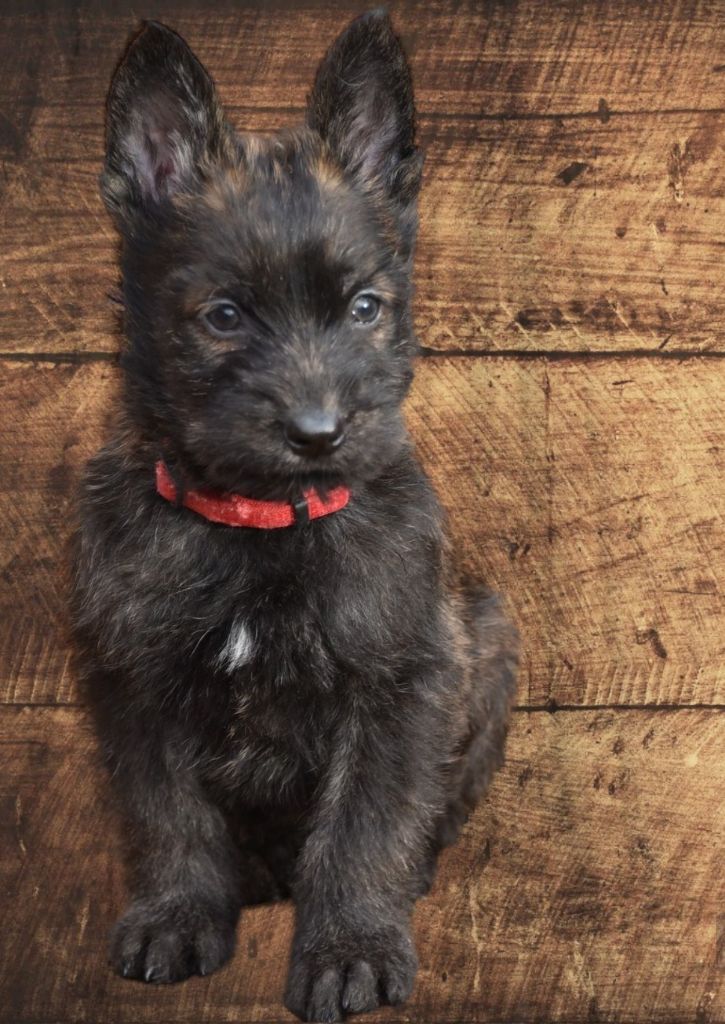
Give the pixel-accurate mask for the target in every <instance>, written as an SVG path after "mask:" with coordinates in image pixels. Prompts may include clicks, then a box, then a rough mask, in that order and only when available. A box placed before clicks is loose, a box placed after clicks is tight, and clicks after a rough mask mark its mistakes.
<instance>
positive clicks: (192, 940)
mask: <svg viewBox="0 0 725 1024" xmlns="http://www.w3.org/2000/svg"><path fill="white" fill-rule="evenodd" d="M233 950H234V927H233V925H232V924H231V922H230V921H229V920H228V919H227V918H225V917H224V916H222V915H220V914H218V913H215V912H214V911H211V910H209V909H207V908H203V907H195V906H193V905H191V904H190V905H188V906H186V905H175V904H174V903H166V902H162V901H158V902H155V901H150V900H136V901H134V902H133V903H132V904H131V906H130V907H129V908H128V910H127V911H126V913H125V914H124V915H123V917H122V918H121V919H120V921H119V922H118V923H117V925H116V927H115V928H114V930H113V934H112V936H111V964H112V965H113V967H114V969H115V970H116V972H117V973H118V974H120V975H122V976H123V977H124V978H136V979H138V980H140V981H151V982H160V983H163V982H172V981H183V979H184V978H188V977H189V976H190V975H191V974H211V972H212V971H215V970H216V969H217V968H218V967H221V965H222V964H223V963H225V962H226V961H227V960H228V959H229V957H230V956H231V955H232V952H233Z"/></svg>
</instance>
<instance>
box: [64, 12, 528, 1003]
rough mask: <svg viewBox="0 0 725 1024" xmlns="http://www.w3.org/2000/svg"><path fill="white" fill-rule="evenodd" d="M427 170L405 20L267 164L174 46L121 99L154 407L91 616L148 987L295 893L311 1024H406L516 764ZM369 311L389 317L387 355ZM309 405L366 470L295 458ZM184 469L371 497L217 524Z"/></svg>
mask: <svg viewBox="0 0 725 1024" xmlns="http://www.w3.org/2000/svg"><path fill="white" fill-rule="evenodd" d="M421 163H422V161H421V157H420V154H419V153H418V151H417V150H416V148H415V145H414V120H413V100H412V89H411V82H410V75H409V72H408V68H407V64H406V61H405V57H404V55H403V52H402V49H401V47H400V44H399V42H398V40H397V38H396V37H395V35H394V34H393V31H392V29H391V26H390V23H389V21H388V19H387V17H386V16H385V15H384V14H381V13H378V12H376V13H373V14H370V15H366V16H364V17H362V18H359V19H357V20H356V21H354V22H353V23H352V24H351V25H350V26H349V27H348V28H347V30H346V31H345V32H344V33H343V35H342V36H341V37H340V38H339V39H338V40H337V41H336V43H335V44H334V45H333V47H332V48H331V50H330V51H329V53H328V54H327V56H326V57H325V59H324V61H323V63H322V65H321V67H320V70H319V72H318V75H317V78H316V81H315V84H314V87H313V91H312V95H311V98H310V102H309V108H308V116H307V123H306V124H305V125H304V126H303V127H301V128H299V129H297V130H294V131H284V132H280V133H279V134H276V135H272V136H259V135H251V134H248V135H244V134H242V135H236V134H235V133H234V132H233V131H232V129H231V128H230V127H229V126H228V124H227V123H226V121H225V120H224V117H223V114H222V111H221V107H220V106H219V103H218V101H217V99H216V95H215V92H214V87H213V84H212V82H211V79H210V78H209V76H208V75H207V73H206V72H205V71H204V69H203V68H202V67H201V65H200V64H199V63H198V61H197V60H196V59H195V58H194V56H193V55H192V54H191V52H190V50H189V49H188V47H187V46H186V44H185V43H184V42H183V40H181V39H180V37H179V36H177V35H176V34H175V33H173V32H172V31H171V30H169V29H167V28H164V27H163V26H160V25H157V24H154V23H149V24H147V25H146V26H145V27H144V29H143V30H142V32H141V33H140V34H139V35H138V36H137V37H136V38H135V39H134V40H133V41H132V43H131V45H130V47H129V49H128V51H127V53H126V55H125V57H124V59H123V61H122V62H121V64H120V66H119V69H118V71H117V72H116V75H115V78H114V80H113V84H112V86H111V91H110V95H109V104H108V145H107V157H106V166H105V170H104V173H103V176H102V190H103V195H104V198H105V200H106V203H107V205H108V208H109V210H110V211H111V213H112V214H113V216H114V218H115V221H116V224H117V226H118V228H119V231H120V235H121V239H122V275H123V294H124V302H125V329H126V336H127V343H126V346H125V349H124V353H123V360H122V365H123V369H124V381H125V389H124V400H123V403H122V409H121V411H120V413H119V420H118V427H117V430H116V432H115V436H114V439H113V440H112V441H111V442H110V444H108V446H107V447H106V448H104V449H103V450H102V451H101V452H100V453H99V454H98V455H97V456H96V457H95V458H94V459H93V460H92V461H91V463H90V465H89V467H88V471H87V475H86V478H85V483H84V487H83V493H82V498H81V528H80V530H79V532H78V536H77V538H76V542H75V573H74V576H75V585H74V594H73V609H74V618H75V624H76V632H77V636H78V649H79V663H80V668H81V675H82V678H83V680H84V683H85V687H86V691H87V694H88V701H89V703H90V706H91V707H92V709H93V712H94V715H95V720H96V723H97V729H98V732H99V735H100V737H101V740H102V744H103V748H104V750H105V753H106V756H107V760H108V764H109V766H110V769H111V772H112V776H113V781H114V784H115V787H116V790H117V792H118V794H119V797H120V799H121V802H122V805H123V807H124V811H125V814H126V817H127V820H128V823H129V828H130V836H131V840H132V845H133V847H134V849H135V857H134V860H133V863H134V867H135V872H134V878H133V900H132V902H131V905H130V907H129V909H128V910H127V911H126V914H125V915H124V916H123V917H122V918H121V920H120V922H119V924H118V925H117V927H116V930H115V932H114V936H113V940H112V962H113V965H114V967H115V968H116V970H117V971H119V972H120V973H121V974H123V975H124V976H126V977H131V978H139V979H144V980H146V981H155V982H169V981H178V980H180V979H182V978H185V977H187V976H188V975H189V974H192V973H200V974H206V973H208V972H210V971H213V970H215V969H216V968H217V967H219V966H220V965H221V964H222V963H224V961H225V960H226V959H227V958H228V957H229V956H230V954H231V952H232V948H233V943H234V933H235V927H236V922H237V918H238V914H239V910H240V906H241V905H242V903H245V902H251V901H252V900H254V899H255V898H259V897H261V898H270V897H275V896H281V895H286V894H287V893H291V894H292V896H293V898H294V900H295V903H296V909H297V921H296V932H295V938H294V943H293V949H292V957H291V966H290V973H289V979H288V985H287V995H286V1002H287V1005H288V1006H289V1008H290V1009H291V1010H293V1011H294V1012H295V1013H296V1014H298V1015H299V1016H300V1017H302V1018H303V1019H305V1020H320V1021H332V1020H340V1019H342V1017H343V1016H344V1015H345V1014H346V1013H348V1012H358V1011H363V1010H369V1009H372V1008H374V1007H376V1006H378V1005H379V1004H380V1003H382V1002H389V1003H399V1002H401V1001H402V1000H404V999H405V998H406V997H407V996H408V995H409V993H410V991H411V987H412V984H413V978H414V974H415V970H416V956H415V952H414V948H413V944H412V941H411V937H410V915H411V910H412V907H413V904H414V902H415V900H416V898H417V897H418V896H419V895H420V894H421V893H422V892H424V891H425V890H426V888H427V886H428V884H429V882H430V879H431V877H432V871H433V869H434V864H435V857H436V855H437V853H438V851H439V849H440V848H441V846H442V845H444V844H445V843H450V842H452V841H453V840H454V839H455V837H456V835H457V834H458V831H459V829H460V827H461V825H462V823H463V822H464V820H465V818H466V815H467V813H468V812H469V811H470V809H471V808H472V807H473V805H474V804H475V802H476V800H477V799H478V797H479V796H480V795H481V793H482V792H483V790H484V789H485V788H486V786H487V784H488V782H489V779H490V777H491V774H492V772H493V771H494V770H495V768H496V767H497V766H498V765H499V764H500V762H501V759H502V754H503V746H504V739H505V733H506V723H507V719H508V713H509V707H510V703H511V700H512V695H513V689H514V676H515V663H516V638H515V634H514V631H513V629H512V627H511V626H510V625H509V624H508V623H507V622H506V620H505V618H504V617H503V615H502V613H501V611H500V608H499V605H498V603H497V601H496V599H495V598H494V597H491V596H487V595H486V594H485V593H484V592H483V591H481V590H478V589H476V588H469V589H464V588H463V587H462V586H461V585H460V584H459V583H457V582H456V580H455V578H454V573H453V571H452V570H451V568H450V560H449V558H448V556H447V554H446V547H445V543H444V534H443V529H442V515H441V510H440V508H439V505H438V502H437V500H436V497H435V495H434V493H433V491H432V489H431V486H430V484H429V482H428V480H427V479H426V477H425V475H424V473H423V471H422V469H421V467H420V466H419V464H418V462H417V461H416V459H415V456H414V455H413V452H412V450H411V445H410V442H409V439H408V437H407V434H406V431H405V427H404V424H403V419H402V415H401V403H402V400H403V398H404V396H405V393H406V391H407V389H408V387H409V384H410V381H411V377H412V370H411V357H412V356H413V355H414V353H415V351H416V341H415V338H414V335H413V330H412V326H411V315H410V299H411V265H412V255H413V246H414V239H415V230H416V208H415V201H416V195H417V191H418V186H419V182H420V174H421ZM361 290H373V291H375V292H376V293H377V294H378V295H379V296H380V297H381V298H382V300H383V312H382V315H381V317H380V320H379V321H378V323H377V324H376V325H375V326H373V327H369V328H364V329H363V328H361V327H360V325H359V324H357V323H354V322H353V321H352V320H351V318H350V316H349V313H348V310H349V305H350V301H351V298H352V296H354V295H355V294H356V293H358V292H360V291H361ZM219 295H223V296H225V297H229V298H232V299H234V301H235V302H236V303H237V304H238V305H239V306H240V308H241V309H242V310H243V312H244V324H243V330H242V331H241V334H240V335H239V336H238V337H234V338H232V339H231V340H229V339H221V338H218V337H212V336H211V335H210V333H209V332H208V330H206V329H205V327H204V325H203V322H202V320H201V319H200V316H199V310H200V309H201V308H202V307H203V305H204V303H207V302H208V301H209V300H210V299H211V298H213V297H215V296H219ZM302 404H304V405H308V406H309V405H310V404H313V405H315V406H321V407H323V408H332V407H334V408H335V409H336V410H338V411H339V412H340V414H341V415H342V416H343V417H344V420H345V423H346V439H345V442H344V444H343V445H342V447H341V448H340V449H338V450H337V451H335V452H334V453H333V454H331V455H325V456H323V457H322V458H318V459H316V460H312V459H310V458H307V457H301V456H299V455H296V454H294V453H293V452H291V451H290V450H289V449H288V447H287V446H286V445H285V443H284V438H283V434H282V427H281V424H283V423H284V421H285V417H286V416H288V415H289V414H290V413H291V412H293V411H294V410H295V409H296V408H298V407H299V406H300V405H302ZM160 453H163V454H164V456H165V457H166V459H167V462H168V464H169V466H170V468H171V470H172V472H173V473H174V475H175V478H176V480H177V482H178V485H179V487H181V488H184V487H186V488H193V487H204V486H206V487H212V488H217V489H221V490H225V491H237V492H241V493H244V494H247V495H249V496H252V497H261V498H271V499H279V500H283V499H284V500H289V499H295V498H298V497H299V495H300V492H301V490H302V489H303V488H305V487H308V486H315V487H317V488H318V489H319V490H320V491H321V492H323V493H324V492H325V491H326V490H327V489H328V488H331V487H333V486H335V485H337V484H340V483H345V484H347V485H348V486H349V487H350V488H351V491H352V499H351V501H350V503H349V505H348V506H347V507H346V508H344V509H343V510H342V511H339V512H337V513H336V514H334V515H330V516H328V517H326V518H323V519H319V520H315V521H313V522H311V523H308V524H306V525H297V526H294V527H291V528H287V529H279V530H267V531H265V530H257V529H245V528H241V529H240V528H232V527H227V526H223V525H216V524H213V523H210V522H208V521H207V520H205V519H203V518H200V517H199V516H197V515H196V514H194V513H193V512H190V511H188V510H187V509H184V508H182V507H176V506H174V505H172V504H169V503H168V502H166V501H164V500H163V499H162V498H160V497H159V496H158V495H157V493H156V490H155V486H154V472H153V467H154V462H155V460H156V459H157V458H158V456H159V454H160ZM250 864H253V865H254V870H252V867H250ZM255 879H256V880H257V881H259V882H260V888H259V890H258V891H256V892H255V889H254V884H256V883H255ZM253 883H254V884H253Z"/></svg>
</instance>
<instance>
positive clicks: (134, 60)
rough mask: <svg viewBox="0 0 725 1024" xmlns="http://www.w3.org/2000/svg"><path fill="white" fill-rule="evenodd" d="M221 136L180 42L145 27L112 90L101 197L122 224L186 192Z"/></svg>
mask: <svg viewBox="0 0 725 1024" xmlns="http://www.w3.org/2000/svg"><path fill="white" fill-rule="evenodd" d="M225 136H226V129H225V126H224V119H223V115H222V110H221V106H220V105H219V103H218V101H217V98H216V92H215V89H214V83H213V82H212V80H211V78H210V76H209V74H208V73H207V72H206V70H205V69H204V68H203V67H202V65H201V64H200V63H199V61H198V60H197V59H196V57H195V56H194V54H193V53H192V52H191V50H190V49H189V47H188V46H187V45H186V43H185V42H184V40H183V39H182V38H181V36H179V35H177V34H176V32H173V31H172V30H171V29H169V28H166V27H165V26H164V25H160V24H158V22H153V21H151V22H147V23H146V25H145V26H144V28H143V29H142V30H141V32H140V33H139V34H138V35H137V36H136V37H135V38H134V39H133V40H132V41H131V43H130V45H129V47H128V50H127V51H126V53H125V55H124V57H123V59H122V61H121V63H120V64H119V66H118V69H117V70H116V73H115V75H114V77H113V81H112V82H111V88H110V91H109V94H108V105H107V123H106V162H105V167H104V170H103V173H102V175H101V192H102V194H103V198H104V200H105V202H106V205H107V207H108V208H109V210H110V211H111V212H112V213H115V214H117V215H119V216H120V217H121V218H122V219H126V218H129V217H131V218H132V217H133V216H134V214H137V213H139V212H143V211H144V210H148V209H149V208H150V207H152V206H154V205H157V204H160V203H163V202H164V200H166V199H168V198H170V197H172V196H173V195H175V194H176V193H179V192H183V191H189V190H190V189H193V187H194V184H195V182H196V181H197V180H198V178H199V172H200V168H201V166H202V165H203V163H204V161H205V160H207V159H209V158H211V159H213V158H214V157H215V156H218V155H219V154H220V152H221V151H222V148H223V145H224V140H225Z"/></svg>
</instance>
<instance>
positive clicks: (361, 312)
mask: <svg viewBox="0 0 725 1024" xmlns="http://www.w3.org/2000/svg"><path fill="white" fill-rule="evenodd" d="M380 305H381V303H380V299H378V298H376V297H375V296H374V295H370V293H369V292H363V293H362V294H361V295H357V296H356V297H355V298H354V299H353V302H352V306H351V307H350V313H351V315H352V318H353V320H354V321H355V322H356V323H358V324H365V325H366V326H367V325H369V324H374V323H375V321H376V320H377V318H378V316H379V315H380Z"/></svg>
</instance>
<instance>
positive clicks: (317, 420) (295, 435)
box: [284, 409, 345, 457]
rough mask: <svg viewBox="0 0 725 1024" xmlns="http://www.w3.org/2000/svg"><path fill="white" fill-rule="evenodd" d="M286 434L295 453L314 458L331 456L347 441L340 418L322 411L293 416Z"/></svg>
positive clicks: (287, 426)
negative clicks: (331, 453)
mask: <svg viewBox="0 0 725 1024" xmlns="http://www.w3.org/2000/svg"><path fill="white" fill-rule="evenodd" d="M284 433H285V438H286V439H287V444H288V445H289V446H290V448H291V449H292V451H293V452H296V453H297V454H298V455H307V456H312V457H315V456H317V455H329V454H330V452H334V451H335V449H336V448H339V447H340V445H341V444H342V442H343V441H344V439H345V435H344V433H343V423H342V420H341V419H340V417H339V416H337V415H336V414H335V413H331V412H323V411H322V410H321V409H320V410H317V409H315V410H308V411H306V412H301V413H298V414H297V415H296V416H291V417H290V418H289V420H288V421H287V424H286V426H285V430H284Z"/></svg>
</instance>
